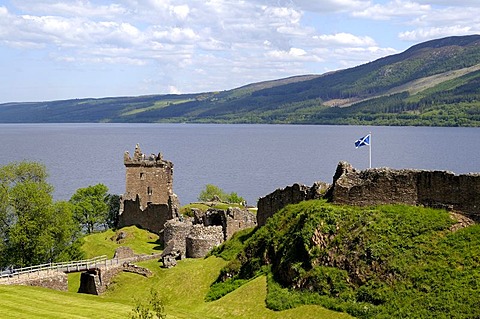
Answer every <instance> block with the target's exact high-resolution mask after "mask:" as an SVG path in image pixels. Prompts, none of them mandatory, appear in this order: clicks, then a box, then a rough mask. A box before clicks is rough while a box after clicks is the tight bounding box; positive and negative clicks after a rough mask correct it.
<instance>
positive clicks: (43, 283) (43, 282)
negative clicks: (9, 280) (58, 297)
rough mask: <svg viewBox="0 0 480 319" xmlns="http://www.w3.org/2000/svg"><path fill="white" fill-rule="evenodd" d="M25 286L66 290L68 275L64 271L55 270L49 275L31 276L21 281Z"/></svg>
mask: <svg viewBox="0 0 480 319" xmlns="http://www.w3.org/2000/svg"><path fill="white" fill-rule="evenodd" d="M20 284H21V285H25V286H35V287H43V288H49V289H54V290H58V291H68V277H67V274H66V273H63V272H55V273H54V274H51V275H49V276H45V277H39V278H31V279H28V280H26V281H24V282H22V283H20Z"/></svg>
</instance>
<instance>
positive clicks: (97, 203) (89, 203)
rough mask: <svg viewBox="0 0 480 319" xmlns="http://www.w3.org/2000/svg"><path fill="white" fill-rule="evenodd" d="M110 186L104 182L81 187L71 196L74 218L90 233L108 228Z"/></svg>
mask: <svg viewBox="0 0 480 319" xmlns="http://www.w3.org/2000/svg"><path fill="white" fill-rule="evenodd" d="M107 192H108V187H107V186H105V185H103V184H97V185H94V186H88V187H85V188H79V189H77V191H76V192H75V194H73V195H72V197H71V198H70V203H71V204H73V206H74V213H73V216H74V218H75V219H76V220H77V221H78V223H79V224H80V225H81V226H82V229H83V230H85V231H86V232H87V233H88V234H90V233H92V232H93V231H95V230H97V229H99V228H100V227H103V228H107V220H108V212H109V205H108V194H107Z"/></svg>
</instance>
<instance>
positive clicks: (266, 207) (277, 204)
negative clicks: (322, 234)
mask: <svg viewBox="0 0 480 319" xmlns="http://www.w3.org/2000/svg"><path fill="white" fill-rule="evenodd" d="M328 187H329V185H328V184H327V183H323V182H316V183H314V184H313V186H311V187H309V186H305V185H301V184H293V185H292V186H287V187H285V188H283V189H277V190H275V191H274V192H273V193H271V194H268V195H266V196H265V197H261V198H260V199H259V200H258V204H257V207H258V212H257V223H258V226H263V225H265V223H266V221H267V219H268V218H269V217H271V216H273V214H275V213H276V212H278V211H279V210H280V209H282V208H283V207H285V206H287V205H288V204H296V203H299V202H301V201H304V200H309V199H316V198H321V197H322V196H323V194H324V193H325V191H326V190H327V189H328Z"/></svg>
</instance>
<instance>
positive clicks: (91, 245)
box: [82, 226, 161, 258]
mask: <svg viewBox="0 0 480 319" xmlns="http://www.w3.org/2000/svg"><path fill="white" fill-rule="evenodd" d="M121 231H123V232H124V233H126V234H127V236H126V238H125V239H124V240H122V241H121V242H120V243H117V242H116V238H117V235H118V233H119V232H121ZM120 246H128V247H130V248H132V249H133V251H134V252H135V253H137V254H151V253H158V252H159V251H160V248H161V247H160V246H159V243H158V235H156V234H153V233H150V232H148V231H146V230H143V229H139V228H137V227H135V226H129V227H125V228H122V229H120V230H118V231H114V230H112V229H109V230H107V231H105V232H101V233H95V234H91V235H88V236H86V237H85V242H84V244H83V245H82V249H83V250H84V251H85V254H86V256H87V258H92V257H96V256H102V255H107V257H108V258H112V257H113V255H114V253H115V249H117V248H118V247H120Z"/></svg>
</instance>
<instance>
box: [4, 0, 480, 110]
mask: <svg viewBox="0 0 480 319" xmlns="http://www.w3.org/2000/svg"><path fill="white" fill-rule="evenodd" d="M479 10H480V0H455V1H453V0H118V1H110V0H71V1H66V0H0V67H1V69H0V103H5V102H28V101H48V100H61V99H73V98H86V97H95V98H96V97H109V96H139V95H149V94H169V93H175V94H179V93H200V92H211V91H222V90H228V89H233V88H236V87H240V86H243V85H246V84H249V83H254V82H260V81H265V80H274V79H280V78H285V77H289V76H294V75H302V74H323V73H326V72H329V71H333V70H338V69H344V68H349V67H353V66H357V65H360V64H363V63H367V62H370V61H374V60H376V59H378V58H380V57H384V56H387V55H391V54H396V53H400V52H402V51H404V50H406V49H408V48H409V47H411V46H413V45H415V44H418V43H421V42H424V41H428V40H432V39H436V38H442V37H446V36H459V35H469V34H479V33H480V14H479V12H480V11H479Z"/></svg>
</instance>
